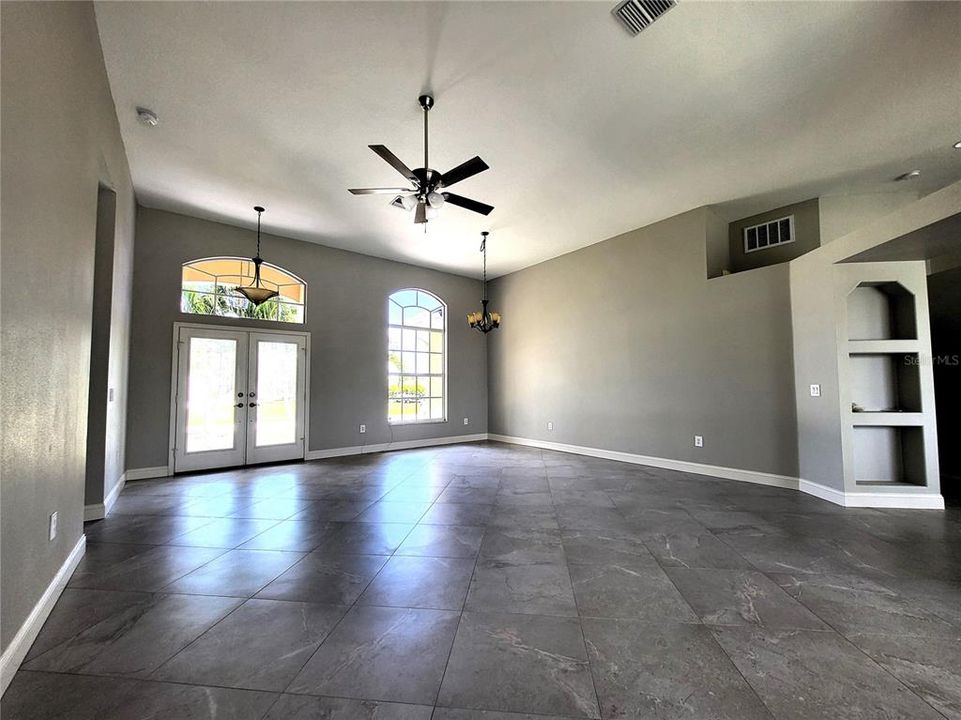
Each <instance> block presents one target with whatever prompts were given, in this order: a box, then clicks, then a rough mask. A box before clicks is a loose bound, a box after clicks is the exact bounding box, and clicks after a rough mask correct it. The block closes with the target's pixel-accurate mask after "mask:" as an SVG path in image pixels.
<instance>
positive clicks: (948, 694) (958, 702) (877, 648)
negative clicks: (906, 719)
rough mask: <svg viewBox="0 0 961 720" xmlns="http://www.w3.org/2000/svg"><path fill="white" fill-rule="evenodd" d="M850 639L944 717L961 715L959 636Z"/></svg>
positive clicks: (857, 637)
mask: <svg viewBox="0 0 961 720" xmlns="http://www.w3.org/2000/svg"><path fill="white" fill-rule="evenodd" d="M850 639H851V642H853V643H854V644H855V645H857V647H858V648H860V649H861V651H862V652H865V653H867V654H868V655H870V656H871V657H872V658H873V659H874V660H875V661H876V662H877V663H878V664H879V665H881V667H883V668H884V669H885V670H887V671H888V672H889V673H891V674H892V675H894V676H895V677H896V678H898V679H899V680H900V681H901V682H903V683H904V684H905V685H907V686H908V687H909V688H911V690H913V691H914V692H915V693H917V694H918V695H920V696H921V697H922V698H924V699H925V700H926V701H927V702H928V703H929V704H930V705H932V706H933V707H934V708H935V709H936V710H938V711H939V712H941V713H942V714H943V715H944V716H945V717H948V718H951V720H959V718H961V642H959V641H958V639H957V638H956V637H940V638H931V637H904V636H903V635H855V636H853V637H851V638H850Z"/></svg>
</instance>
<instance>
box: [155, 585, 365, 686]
mask: <svg viewBox="0 0 961 720" xmlns="http://www.w3.org/2000/svg"><path fill="white" fill-rule="evenodd" d="M346 612H347V608H346V607H343V606H339V605H316V604H313V603H301V602H287V601H281V600H248V601H247V602H245V603H244V604H243V605H241V606H240V607H239V608H237V609H236V610H234V612H232V613H231V614H230V615H229V616H228V617H227V618H225V619H224V620H223V621H221V622H219V623H217V624H216V625H215V626H214V627H212V628H211V629H210V630H208V631H207V632H205V633H204V634H203V635H201V636H200V637H199V638H198V639H197V640H196V641H195V642H193V643H192V644H191V645H190V646H189V647H187V648H186V649H184V650H183V651H181V652H180V653H178V654H177V655H176V656H175V657H173V658H171V659H170V660H168V661H167V662H166V663H165V664H164V665H163V666H162V667H161V668H160V669H159V670H157V671H156V672H155V673H154V674H153V675H152V676H151V677H152V678H154V679H157V680H168V681H173V682H186V683H200V684H204V685H218V686H222V687H236V688H246V689H248V690H276V691H280V690H283V689H284V688H286V687H287V685H288V684H289V683H290V681H291V680H293V679H294V677H295V676H296V675H297V673H298V672H300V669H301V668H302V667H303V666H304V663H306V662H307V660H308V659H310V656H311V655H312V654H313V652H314V651H315V650H316V649H317V648H318V647H319V646H320V643H321V642H322V641H323V640H324V638H326V637H327V634H328V633H329V632H330V631H331V629H332V628H333V627H334V625H336V624H337V622H338V621H339V620H340V619H341V618H342V617H343V616H344V613H346Z"/></svg>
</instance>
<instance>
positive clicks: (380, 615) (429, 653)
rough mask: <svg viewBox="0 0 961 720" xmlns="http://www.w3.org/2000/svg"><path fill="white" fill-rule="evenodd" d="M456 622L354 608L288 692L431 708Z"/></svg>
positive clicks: (444, 614) (449, 615)
mask: <svg viewBox="0 0 961 720" xmlns="http://www.w3.org/2000/svg"><path fill="white" fill-rule="evenodd" d="M458 617H459V616H458V613H456V612H450V611H446V610H419V609H409V608H407V609H403V608H382V607H360V606H357V607H355V608H354V609H353V610H351V611H350V612H349V613H348V614H347V616H346V617H345V618H344V619H343V620H342V621H341V623H340V624H339V625H338V626H337V628H336V629H335V630H334V631H333V632H332V633H331V634H330V636H329V637H328V638H327V640H325V641H324V643H323V644H322V645H321V646H320V649H319V650H317V652H316V653H314V656H313V657H312V658H311V659H310V661H309V662H308V663H307V665H306V666H305V667H304V669H303V671H302V672H301V673H300V674H299V675H298V676H297V678H296V679H295V680H294V681H293V683H291V685H290V687H289V688H288V692H292V693H303V694H311V695H333V696H337V697H349V698H359V699H364V700H387V701H393V702H407V703H415V704H432V703H433V702H434V698H435V697H436V695H437V689H438V688H439V687H440V683H441V679H442V678H443V676H444V665H445V663H446V662H447V657H448V654H449V653H450V647H451V642H452V641H453V639H454V632H455V630H456V629H457V622H458Z"/></svg>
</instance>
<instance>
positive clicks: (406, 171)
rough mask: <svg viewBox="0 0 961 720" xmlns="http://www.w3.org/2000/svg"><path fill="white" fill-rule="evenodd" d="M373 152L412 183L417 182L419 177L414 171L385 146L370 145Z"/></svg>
mask: <svg viewBox="0 0 961 720" xmlns="http://www.w3.org/2000/svg"><path fill="white" fill-rule="evenodd" d="M367 147H369V148H370V149H371V150H373V151H374V152H375V153H377V154H378V155H380V156H381V157H382V158H383V159H384V160H386V161H387V162H388V163H390V166H391V167H392V168H394V170H396V171H397V172H399V173H400V174H401V175H403V176H404V177H405V178H407V179H408V180H410V181H411V182H412V183H416V182H417V176H416V175H414V171H413V170H411V169H410V168H409V167H407V166H406V165H404V163H403V161H401V159H400V158H399V157H397V156H396V155H394V153H392V152H391V151H390V150H388V149H387V147H386V146H385V145H368V146H367Z"/></svg>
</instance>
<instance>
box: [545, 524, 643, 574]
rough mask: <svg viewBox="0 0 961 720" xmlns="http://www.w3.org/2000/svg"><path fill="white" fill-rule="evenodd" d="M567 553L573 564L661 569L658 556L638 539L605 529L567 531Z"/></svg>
mask: <svg viewBox="0 0 961 720" xmlns="http://www.w3.org/2000/svg"><path fill="white" fill-rule="evenodd" d="M561 537H562V538H563V544H564V553H565V555H566V556H567V562H568V563H569V564H571V565H601V564H608V563H614V564H617V565H620V566H621V567H628V568H635V569H636V568H653V567H657V562H656V561H655V560H654V556H653V555H651V553H650V551H649V550H648V549H647V546H646V545H644V543H643V542H642V541H641V540H640V538H638V537H636V536H631V535H630V534H627V533H618V532H610V531H604V530H564V531H563V532H562V533H561Z"/></svg>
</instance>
